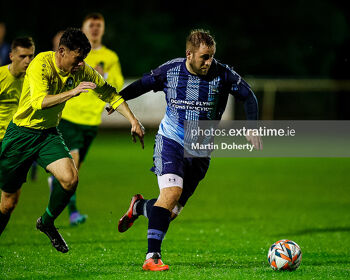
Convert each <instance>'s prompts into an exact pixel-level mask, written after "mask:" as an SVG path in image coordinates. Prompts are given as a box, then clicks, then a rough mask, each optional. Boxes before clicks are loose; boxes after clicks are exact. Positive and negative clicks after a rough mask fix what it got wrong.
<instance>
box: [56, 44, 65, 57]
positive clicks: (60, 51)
mask: <svg viewBox="0 0 350 280" xmlns="http://www.w3.org/2000/svg"><path fill="white" fill-rule="evenodd" d="M57 52H58V53H59V55H60V56H61V57H63V56H64V54H65V52H66V49H65V48H64V47H63V46H59V47H58V50H57Z"/></svg>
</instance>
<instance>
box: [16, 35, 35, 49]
mask: <svg viewBox="0 0 350 280" xmlns="http://www.w3.org/2000/svg"><path fill="white" fill-rule="evenodd" d="M17 47H22V48H26V49H29V48H31V47H34V41H33V39H32V37H19V38H16V39H14V40H13V41H12V43H11V51H13V50H14V49H15V48H17Z"/></svg>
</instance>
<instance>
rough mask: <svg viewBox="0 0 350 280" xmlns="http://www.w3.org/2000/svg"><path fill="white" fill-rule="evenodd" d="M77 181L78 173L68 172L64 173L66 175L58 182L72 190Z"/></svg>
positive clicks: (66, 188)
mask: <svg viewBox="0 0 350 280" xmlns="http://www.w3.org/2000/svg"><path fill="white" fill-rule="evenodd" d="M78 181H79V178H78V173H77V172H72V173H70V174H66V176H65V177H64V178H62V179H61V181H60V183H61V186H62V187H63V188H64V189H65V190H67V191H70V192H74V191H75V190H76V188H77V186H78Z"/></svg>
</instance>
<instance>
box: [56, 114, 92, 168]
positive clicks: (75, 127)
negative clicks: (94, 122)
mask: <svg viewBox="0 0 350 280" xmlns="http://www.w3.org/2000/svg"><path fill="white" fill-rule="evenodd" d="M58 130H59V132H61V133H62V136H63V139H64V141H65V143H66V145H67V147H68V149H69V150H70V151H74V150H78V151H79V161H80V162H83V161H84V159H85V157H86V154H87V152H88V150H89V148H90V145H91V144H92V141H93V140H94V139H95V137H96V135H97V131H98V126H91V125H81V124H76V123H72V122H70V121H67V120H64V119H61V121H60V123H59V125H58Z"/></svg>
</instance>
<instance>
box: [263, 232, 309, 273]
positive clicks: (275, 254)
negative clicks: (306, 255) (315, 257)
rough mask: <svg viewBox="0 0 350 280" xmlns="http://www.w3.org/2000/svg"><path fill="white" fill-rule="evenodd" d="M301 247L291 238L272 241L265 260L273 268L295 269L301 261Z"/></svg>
mask: <svg viewBox="0 0 350 280" xmlns="http://www.w3.org/2000/svg"><path fill="white" fill-rule="evenodd" d="M301 255H302V254H301V249H300V247H299V245H298V244H297V243H295V242H294V241H292V240H288V239H282V240H279V241H277V242H275V243H273V244H272V245H271V247H270V249H269V252H268V254H267V260H268V262H269V264H270V266H271V267H272V269H273V270H290V271H291V270H296V269H297V268H298V267H299V266H300V263H301Z"/></svg>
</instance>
